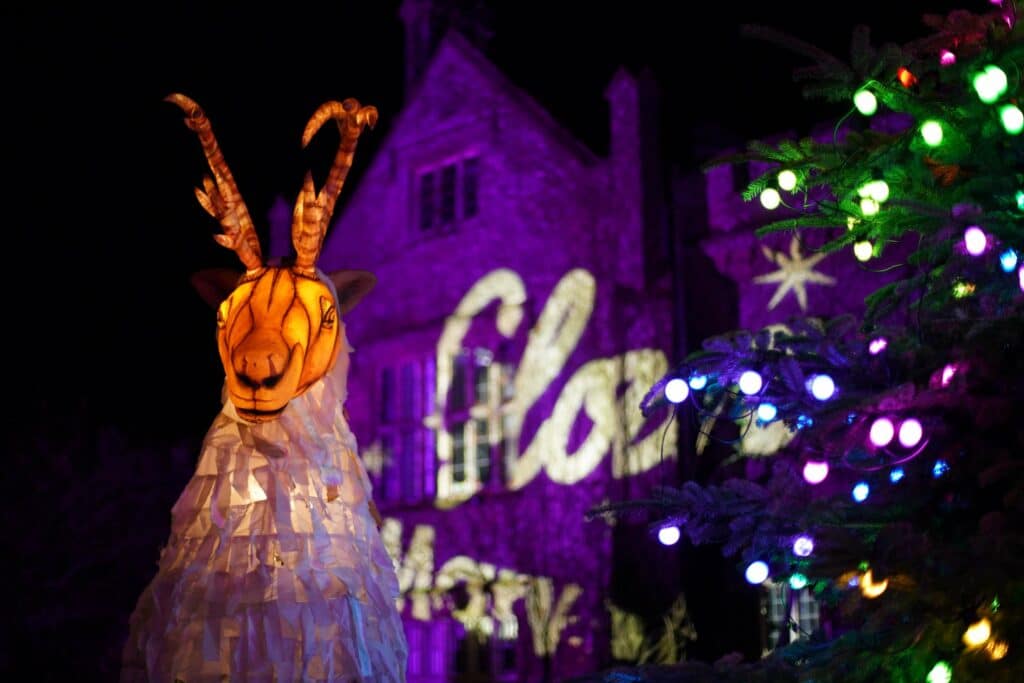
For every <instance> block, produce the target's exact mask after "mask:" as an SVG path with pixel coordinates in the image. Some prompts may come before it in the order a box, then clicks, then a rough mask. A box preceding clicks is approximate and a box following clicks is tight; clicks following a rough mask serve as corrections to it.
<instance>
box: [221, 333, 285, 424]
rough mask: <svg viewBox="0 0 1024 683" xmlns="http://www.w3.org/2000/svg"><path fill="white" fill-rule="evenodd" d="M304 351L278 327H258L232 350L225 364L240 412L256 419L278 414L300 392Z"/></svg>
mask: <svg viewBox="0 0 1024 683" xmlns="http://www.w3.org/2000/svg"><path fill="white" fill-rule="evenodd" d="M303 355H304V354H303V351H302V347H301V345H299V344H295V345H294V346H293V347H291V348H289V347H288V345H287V342H286V341H285V340H284V338H282V337H281V335H280V333H277V332H276V331H275V330H267V329H262V330H254V331H253V332H252V334H250V335H249V336H248V337H247V338H246V339H245V341H243V342H242V343H241V344H240V345H239V346H238V347H237V348H236V349H234V350H233V351H232V352H230V358H229V361H230V362H226V363H225V366H226V367H225V368H224V369H225V370H226V371H227V372H226V380H227V384H228V391H229V392H230V394H231V401H232V403H234V405H235V408H236V409H237V410H238V413H239V414H240V415H241V416H242V417H244V418H245V419H247V420H250V421H252V422H265V421H267V420H272V419H273V418H275V417H277V416H278V415H279V414H280V413H281V411H283V410H284V408H285V406H286V405H288V402H289V401H290V400H291V399H292V398H293V397H294V396H295V394H296V390H297V388H298V384H299V379H300V376H301V374H302V366H303Z"/></svg>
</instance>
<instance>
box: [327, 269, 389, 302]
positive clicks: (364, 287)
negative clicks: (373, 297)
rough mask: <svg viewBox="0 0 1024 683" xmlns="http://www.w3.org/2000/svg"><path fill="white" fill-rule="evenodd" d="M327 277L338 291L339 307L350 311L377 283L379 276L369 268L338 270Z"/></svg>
mask: <svg viewBox="0 0 1024 683" xmlns="http://www.w3.org/2000/svg"><path fill="white" fill-rule="evenodd" d="M327 277H329V278H330V279H331V282H333V283H334V289H335V290H337V292H338V309H339V312H340V313H348V312H349V311H351V310H352V309H353V308H355V307H356V304H358V303H359V301H360V300H361V299H362V298H363V297H364V296H366V294H368V293H369V291H370V290H371V289H373V287H374V285H376V284H377V276H376V275H374V274H373V273H371V272H370V271H368V270H338V271H335V272H333V273H330V274H329V275H328V276H327Z"/></svg>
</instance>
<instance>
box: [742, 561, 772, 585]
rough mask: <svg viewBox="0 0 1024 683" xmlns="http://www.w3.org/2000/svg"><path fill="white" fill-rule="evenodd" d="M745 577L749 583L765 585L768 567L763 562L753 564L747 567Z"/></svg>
mask: <svg viewBox="0 0 1024 683" xmlns="http://www.w3.org/2000/svg"><path fill="white" fill-rule="evenodd" d="M744 576H745V577H746V579H747V583H752V584H754V585H755V586H756V585H758V584H761V583H764V582H765V580H766V579H767V578H768V565H767V564H765V563H764V562H762V561H761V560H756V561H754V562H751V563H750V564H749V565H748V566H747V571H746V572H745V574H744Z"/></svg>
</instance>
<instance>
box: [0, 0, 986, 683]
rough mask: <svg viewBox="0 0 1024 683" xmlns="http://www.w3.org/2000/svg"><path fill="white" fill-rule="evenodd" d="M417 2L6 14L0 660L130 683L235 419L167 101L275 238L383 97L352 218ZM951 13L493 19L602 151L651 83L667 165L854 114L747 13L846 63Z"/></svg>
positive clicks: (209, 258) (802, 6)
mask: <svg viewBox="0 0 1024 683" xmlns="http://www.w3.org/2000/svg"><path fill="white" fill-rule="evenodd" d="M398 4H399V3H398V2H396V1H395V0H388V1H386V2H376V1H374V2H358V3H357V2H341V1H339V2H333V3H311V4H310V3H306V4H300V3H287V4H285V3H281V4H272V3H264V4H262V5H259V4H258V3H244V4H243V3H219V4H217V5H216V6H213V3H202V4H199V3H197V4H195V5H190V4H187V3H184V4H183V3H174V4H173V6H170V5H157V6H152V5H150V4H148V3H139V4H137V5H136V6H135V7H134V8H133V9H124V8H115V7H107V6H104V5H103V4H88V5H86V6H84V7H79V8H75V9H53V8H49V7H47V6H46V5H44V4H36V5H33V7H32V8H18V9H11V8H10V7H7V8H5V9H4V10H3V14H2V17H0V60H2V64H3V74H4V91H3V92H4V95H3V105H4V106H3V108H2V111H3V123H4V126H5V128H4V133H3V135H2V137H0V139H2V140H3V147H2V161H3V162H4V166H5V170H6V173H5V174H4V175H5V177H6V191H5V192H4V193H3V195H2V196H3V198H4V200H5V201H4V208H3V211H4V215H5V219H4V226H5V228H6V229H5V230H4V231H3V234H4V237H5V238H6V239H5V242H6V245H7V247H6V259H5V260H6V262H7V268H6V269H5V271H6V272H5V277H4V280H3V282H4V284H3V293H4V295H5V299H6V302H7V305H6V307H5V308H6V316H5V317H6V322H5V324H4V326H3V329H4V336H5V337H6V340H7V343H6V344H4V347H5V349H6V351H5V355H6V357H7V362H6V363H5V364H4V366H5V369H6V372H5V382H4V386H5V387H6V391H4V399H5V400H4V405H5V410H6V411H7V412H6V414H7V420H6V427H5V443H6V444H7V446H6V448H5V450H6V451H7V454H6V457H7V459H8V461H9V463H10V464H11V465H13V467H12V468H11V469H10V471H9V474H8V475H6V476H5V477H4V483H3V492H2V493H3V495H4V499H3V500H4V503H5V504H6V508H7V510H6V514H5V516H4V518H5V521H6V522H7V524H6V525H5V526H6V528H5V532H4V533H5V536H6V540H7V541H8V543H7V544H6V545H7V546H8V549H9V550H10V551H11V552H12V553H13V560H12V562H13V572H12V573H13V574H14V575H15V583H14V584H13V586H11V585H9V586H8V590H10V591H12V593H13V595H12V598H11V600H10V601H9V604H8V606H7V612H8V614H7V615H6V617H7V618H5V620H4V622H5V623H4V625H3V627H2V628H3V629H5V632H0V647H2V648H4V649H3V650H0V667H2V668H6V669H12V670H13V669H14V668H16V667H22V666H24V665H25V664H26V662H28V663H32V664H33V666H35V667H36V671H37V672H40V671H42V672H46V673H42V674H40V678H39V679H41V680H67V678H66V677H65V675H66V674H67V671H69V670H71V671H74V672H75V673H76V675H75V676H74V679H75V680H92V679H93V678H95V679H97V680H104V679H109V678H110V677H111V676H113V675H115V673H114V672H115V670H114V669H113V668H111V667H112V666H114V664H112V662H116V649H117V646H118V644H119V637H120V636H119V634H120V633H121V632H122V631H123V629H124V623H123V621H124V620H125V619H126V618H127V613H128V612H130V610H131V606H132V603H133V601H134V599H135V596H136V595H137V594H138V591H139V590H140V589H141V583H140V582H141V581H144V580H145V579H146V577H147V573H151V572H152V568H153V562H154V561H155V553H156V547H157V545H158V544H159V543H161V542H162V540H163V537H164V535H165V534H166V524H167V522H168V520H169V517H168V515H169V510H170V505H171V504H172V503H173V501H174V498H175V496H176V495H177V492H178V491H180V488H181V486H182V485H183V484H184V480H180V477H182V476H184V477H186V478H187V476H188V472H189V468H190V466H191V465H192V464H193V462H194V461H193V459H194V457H195V455H196V454H197V451H195V450H194V446H195V444H196V443H198V440H199V439H201V437H202V435H203V433H204V432H205V430H206V428H207V427H208V426H209V424H210V422H211V420H212V418H213V416H214V415H215V414H216V412H217V410H218V409H219V387H220V382H221V379H222V372H221V369H220V365H219V361H218V359H217V355H216V349H215V344H214V337H213V331H214V319H213V314H212V312H211V311H209V309H208V308H207V307H206V305H205V304H204V303H203V302H202V301H201V300H200V299H199V297H198V296H197V295H195V294H194V293H193V291H192V289H191V287H190V285H189V282H188V277H189V275H190V274H191V273H193V272H195V271H197V270H199V269H201V268H207V267H211V266H221V265H226V266H232V267H235V266H236V265H237V264H236V258H235V256H234V254H232V253H231V252H229V251H228V250H225V249H222V248H221V247H219V246H217V245H216V244H215V243H214V242H213V240H212V239H211V235H212V234H213V233H214V231H215V230H216V229H217V226H216V223H215V221H214V220H213V219H211V218H209V217H208V216H206V214H205V213H204V212H203V211H202V210H201V209H200V208H199V206H198V204H197V203H196V201H195V199H194V197H193V195H192V188H193V187H194V186H195V185H196V184H197V183H198V182H199V181H200V179H201V177H202V175H203V174H204V173H205V172H206V166H205V161H204V159H203V156H202V152H201V149H200V147H199V144H198V141H197V140H196V139H195V136H194V134H192V133H191V132H190V131H188V130H187V129H186V128H185V127H184V125H183V124H182V116H181V113H180V112H179V110H178V109H177V108H176V107H174V106H172V105H170V104H167V103H165V102H163V101H162V100H163V98H164V97H165V96H166V95H167V94H168V93H171V92H175V91H179V92H183V93H186V94H188V95H190V96H191V97H193V98H194V99H195V100H197V101H198V102H199V103H200V104H201V105H202V106H203V108H204V109H205V110H206V112H207V114H208V116H209V117H210V120H211V122H212V124H213V127H214V130H215V131H216V133H217V137H218V140H219V142H220V144H221V147H222V149H223V150H224V153H225V155H226V157H227V160H228V163H229V165H230V167H231V169H232V171H233V173H234V175H235V178H236V180H237V181H238V184H239V186H240V188H241V191H242V193H243V196H244V198H245V200H246V203H247V205H248V207H249V210H250V213H251V214H252V216H253V218H254V220H255V221H256V222H257V224H258V226H259V227H260V229H261V230H265V227H266V215H267V211H268V209H269V208H270V206H271V204H272V203H273V202H274V200H275V199H276V198H277V197H278V196H279V195H281V196H284V198H285V199H286V201H287V202H288V204H289V206H290V205H291V203H292V201H293V199H294V196H295V193H296V190H297V189H298V186H299V183H300V182H301V179H302V177H303V174H304V172H305V171H306V169H313V171H314V173H315V174H316V173H320V174H323V172H324V171H325V170H326V169H327V168H328V165H329V160H330V157H331V155H332V154H333V148H331V147H330V144H325V145H317V144H314V145H312V146H311V148H310V149H309V150H302V149H300V146H299V137H300V134H301V131H302V129H303V127H304V125H305V122H306V120H307V119H308V117H309V116H310V114H311V113H312V112H313V111H314V110H315V109H316V107H317V106H318V105H319V104H320V103H321V102H323V101H326V100H330V99H343V98H346V97H356V98H358V99H359V100H360V101H361V102H363V103H366V104H374V105H376V106H377V107H378V109H379V111H380V114H381V119H380V124H379V126H378V128H377V129H376V130H375V131H373V132H372V133H369V134H367V135H365V136H364V137H363V139H362V140H361V142H360V147H359V152H358V153H357V155H356V163H355V168H354V170H353V173H352V175H351V176H350V179H349V183H350V185H349V188H348V190H347V191H345V192H343V193H342V197H341V199H340V200H339V210H341V209H342V208H343V206H344V202H345V199H346V197H347V196H348V195H350V194H351V188H352V185H354V184H355V183H356V182H358V178H359V175H360V173H361V169H362V168H364V167H365V166H366V165H367V163H368V161H369V159H370V158H371V157H372V155H373V152H374V150H375V149H376V148H377V146H378V145H379V143H380V141H382V140H383V139H384V137H385V135H386V133H387V131H388V129H389V126H390V124H391V122H392V121H393V119H394V117H395V116H396V115H397V113H398V111H399V109H400V106H401V103H402V97H403V93H402V86H403V67H404V65H403V33H402V24H401V22H400V20H399V18H398ZM467 4H468V5H472V4H473V3H467ZM954 7H964V8H967V9H972V10H976V11H986V10H987V8H988V3H987V2H985V1H984V0H970V1H967V0H965V1H964V2H959V3H957V2H952V1H951V0H935V2H928V3H924V2H892V1H889V2H881V1H879V0H862V1H861V2H855V3H854V2H851V3H827V2H777V3H769V2H711V3H682V2H674V3H670V2H658V1H649V0H634V1H633V2H628V3H602V4H600V5H599V4H598V3H594V2H551V1H550V0H549V1H547V2H540V1H538V0H523V1H519V2H502V3H496V2H495V3H491V4H490V5H488V6H487V7H485V10H487V12H489V14H490V16H491V22H492V23H491V25H492V27H493V30H494V38H493V41H492V42H491V44H490V55H491V57H492V59H493V60H494V61H495V62H496V63H497V64H498V66H499V67H500V68H501V69H503V70H504V71H505V72H506V73H507V74H508V75H509V76H510V77H511V78H512V80H513V81H514V82H516V83H517V84H518V85H520V86H521V87H522V88H524V89H525V90H526V91H527V92H529V93H531V94H532V95H534V96H535V97H536V98H537V99H538V100H539V101H540V103H541V104H542V105H544V106H545V107H547V108H548V109H549V110H550V111H551V112H552V113H553V114H554V116H555V117H556V118H558V119H559V120H561V121H562V122H563V123H564V124H565V125H566V126H568V127H569V128H570V129H571V130H573V131H575V132H576V133H577V134H578V135H579V136H580V137H581V138H582V139H583V140H584V141H585V142H587V143H588V144H589V145H591V146H592V147H593V148H595V149H596V150H597V151H599V152H600V151H601V150H602V149H603V146H604V145H606V144H607V131H606V127H607V107H606V105H605V102H604V99H603V96H602V93H603V90H604V88H605V86H606V85H607V83H608V80H609V79H610V77H611V75H612V74H613V73H614V71H615V70H616V68H617V67H618V66H619V65H627V66H629V67H633V68H640V67H645V66H646V67H649V68H651V69H652V70H653V71H654V73H655V75H656V77H657V78H658V79H659V81H660V82H661V84H662V87H663V89H664V94H665V107H664V127H665V135H666V144H665V151H666V153H667V155H668V156H669V157H671V158H673V159H675V160H676V161H677V162H678V163H679V164H680V165H682V166H684V167H690V168H693V167H696V165H697V164H698V163H700V162H701V161H704V160H706V155H705V154H704V153H703V152H701V151H694V150H695V145H699V144H700V143H702V142H704V141H706V140H708V139H712V137H711V136H712V133H714V137H713V139H716V140H718V139H721V140H725V139H728V137H729V135H732V136H733V137H734V139H736V140H747V139H751V138H755V137H759V136H763V135H768V134H773V133H777V132H780V131H786V130H795V131H804V130H806V129H807V128H808V127H809V126H810V125H811V124H812V123H817V122H820V121H822V120H834V119H836V118H838V117H839V116H841V115H842V114H843V113H844V112H845V110H846V108H845V107H837V106H836V105H824V104H821V103H808V102H806V101H804V100H803V99H802V98H801V96H800V94H799V90H798V88H797V87H796V86H795V85H794V84H793V83H792V82H791V78H790V73H791V71H792V69H793V67H795V66H796V65H799V64H803V63H804V62H803V61H802V60H800V59H799V58H797V57H795V56H794V55H792V54H790V53H788V52H786V51H784V50H783V49H781V48H779V47H777V46H774V45H771V44H768V43H765V42H760V41H757V40H753V39H748V38H743V37H742V36H741V35H740V30H739V26H740V25H741V24H744V23H752V24H760V25H766V26H772V27H775V28H778V29H781V30H783V31H785V32H788V33H790V34H792V35H794V36H796V37H799V38H802V39H804V40H807V41H808V42H811V43H813V44H815V45H817V46H819V47H822V48H824V49H826V50H828V51H830V52H833V53H834V54H837V55H838V56H840V57H845V56H847V55H848V43H849V35H850V31H851V29H852V28H853V26H854V25H856V24H859V23H863V24H867V25H869V26H871V27H872V28H873V38H874V41H875V42H876V43H878V42H883V41H889V40H894V41H897V42H902V41H905V40H908V39H911V38H916V37H919V36H921V35H923V34H924V32H925V30H924V28H923V26H922V24H921V22H920V20H919V17H920V15H921V14H922V12H924V11H932V12H938V13H945V12H947V11H949V10H950V9H952V8H954ZM696 149H699V148H696ZM319 177H322V175H321V176H319ZM263 236H264V240H265V239H266V235H265V232H264V233H263ZM264 243H265V242H264ZM182 473H184V474H182ZM140 577H141V578H140ZM0 670H2V669H0Z"/></svg>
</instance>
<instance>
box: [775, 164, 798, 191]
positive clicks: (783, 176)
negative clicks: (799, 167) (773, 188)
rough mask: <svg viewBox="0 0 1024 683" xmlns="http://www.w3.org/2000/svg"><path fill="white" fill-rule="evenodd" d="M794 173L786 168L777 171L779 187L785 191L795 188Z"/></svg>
mask: <svg viewBox="0 0 1024 683" xmlns="http://www.w3.org/2000/svg"><path fill="white" fill-rule="evenodd" d="M796 180H797V178H796V173H793V172H792V171H790V170H789V169H788V168H787V169H786V170H784V171H779V187H781V188H782V189H783V190H785V191H786V192H792V191H793V190H794V189H795V188H796Z"/></svg>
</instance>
